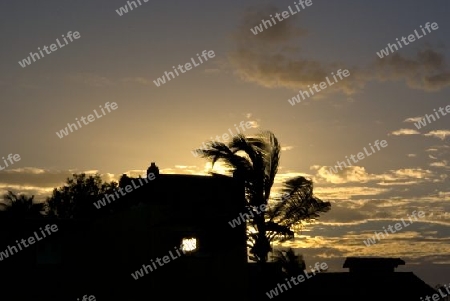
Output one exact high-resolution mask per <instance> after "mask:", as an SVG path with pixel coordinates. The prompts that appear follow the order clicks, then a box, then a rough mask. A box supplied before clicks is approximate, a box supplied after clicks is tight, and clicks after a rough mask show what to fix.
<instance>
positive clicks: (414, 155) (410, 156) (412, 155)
mask: <svg viewBox="0 0 450 301" xmlns="http://www.w3.org/2000/svg"><path fill="white" fill-rule="evenodd" d="M407 156H408V157H409V158H414V157H417V155H416V154H408V155H407Z"/></svg>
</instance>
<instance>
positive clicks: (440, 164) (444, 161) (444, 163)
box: [430, 160, 447, 167]
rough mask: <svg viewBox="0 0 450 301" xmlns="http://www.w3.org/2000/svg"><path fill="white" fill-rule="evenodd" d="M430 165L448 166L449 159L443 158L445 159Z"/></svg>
mask: <svg viewBox="0 0 450 301" xmlns="http://www.w3.org/2000/svg"><path fill="white" fill-rule="evenodd" d="M430 166H433V167H447V160H443V161H440V162H433V163H431V164H430Z"/></svg>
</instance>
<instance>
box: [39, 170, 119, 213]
mask: <svg viewBox="0 0 450 301" xmlns="http://www.w3.org/2000/svg"><path fill="white" fill-rule="evenodd" d="M116 187H117V183H116V182H110V183H106V182H103V180H102V178H101V176H100V174H98V173H97V174H95V175H89V176H87V175H86V174H84V173H82V174H74V175H73V177H72V178H67V181H66V183H65V184H64V186H62V187H59V188H55V189H53V193H52V195H51V196H50V197H49V198H47V208H48V215H49V216H54V217H59V218H90V217H93V216H94V215H96V214H97V211H98V209H96V208H95V207H94V206H93V203H94V202H96V201H98V200H99V199H101V198H103V196H104V194H105V193H113V190H114V189H115V188H116Z"/></svg>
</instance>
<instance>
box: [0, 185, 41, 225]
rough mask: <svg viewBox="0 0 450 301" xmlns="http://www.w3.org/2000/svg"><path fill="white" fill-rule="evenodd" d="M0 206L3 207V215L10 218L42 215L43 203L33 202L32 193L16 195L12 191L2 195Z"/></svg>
mask: <svg viewBox="0 0 450 301" xmlns="http://www.w3.org/2000/svg"><path fill="white" fill-rule="evenodd" d="M0 206H1V207H3V209H2V212H3V215H5V216H7V217H12V218H33V217H42V216H43V212H44V203H36V202H34V195H32V196H31V197H29V196H26V195H24V194H19V195H17V194H15V193H14V192H12V191H8V193H6V194H4V195H3V203H0Z"/></svg>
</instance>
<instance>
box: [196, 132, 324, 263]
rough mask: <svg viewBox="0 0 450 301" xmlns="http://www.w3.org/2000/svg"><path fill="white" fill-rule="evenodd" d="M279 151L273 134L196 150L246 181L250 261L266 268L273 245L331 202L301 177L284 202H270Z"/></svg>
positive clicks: (285, 188) (236, 138)
mask: <svg viewBox="0 0 450 301" xmlns="http://www.w3.org/2000/svg"><path fill="white" fill-rule="evenodd" d="M205 144H206V143H205ZM280 151H281V146H280V144H279V143H278V139H277V138H276V137H275V135H274V134H273V133H272V132H270V131H263V132H261V133H259V134H257V135H256V136H253V137H246V136H244V135H242V134H238V135H236V136H234V137H233V138H232V140H231V141H230V142H229V143H228V144H225V143H222V142H209V143H208V144H207V148H206V149H198V150H196V152H197V153H198V154H200V156H201V157H203V158H207V159H209V160H211V163H212V165H213V166H214V164H215V163H216V162H218V161H221V162H223V163H224V164H225V166H227V167H228V168H229V169H230V171H233V174H234V176H236V177H239V178H241V179H242V180H243V182H244V187H245V198H246V201H247V209H248V210H250V211H251V212H252V213H253V217H252V218H251V219H250V221H249V226H250V227H248V229H247V236H248V247H249V248H250V254H251V255H252V256H250V259H251V260H254V261H257V262H259V263H263V264H264V263H265V262H267V260H268V253H269V252H271V251H272V247H271V242H272V241H274V240H277V239H278V240H281V241H283V240H286V239H291V238H293V237H294V232H293V231H292V227H293V226H294V225H298V224H300V225H301V223H302V222H303V221H305V222H311V221H313V220H314V219H316V218H318V217H319V214H320V213H323V212H327V211H328V210H330V208H331V204H330V203H329V202H323V201H322V200H320V199H319V198H317V197H315V196H313V185H312V181H310V180H308V179H306V178H304V177H301V176H300V177H296V178H293V179H290V180H288V181H286V182H285V183H284V184H283V192H284V196H283V197H282V198H272V199H271V198H270V193H271V189H272V186H273V184H274V181H275V176H276V174H277V172H278V165H279V161H280ZM269 199H270V200H272V202H271V203H269ZM261 205H264V206H266V207H265V208H264V207H262V206H261ZM258 209H259V210H258Z"/></svg>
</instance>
